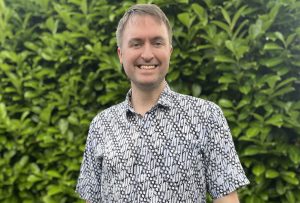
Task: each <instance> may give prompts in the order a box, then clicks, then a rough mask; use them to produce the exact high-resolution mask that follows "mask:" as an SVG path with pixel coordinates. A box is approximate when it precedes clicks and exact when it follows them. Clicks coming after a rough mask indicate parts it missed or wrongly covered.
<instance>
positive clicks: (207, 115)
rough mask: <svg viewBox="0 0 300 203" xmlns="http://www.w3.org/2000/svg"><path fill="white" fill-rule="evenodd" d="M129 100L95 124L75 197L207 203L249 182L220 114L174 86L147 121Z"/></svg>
mask: <svg viewBox="0 0 300 203" xmlns="http://www.w3.org/2000/svg"><path fill="white" fill-rule="evenodd" d="M130 95H131V92H129V93H128V95H127V98H126V100H125V101H124V102H122V103H120V104H118V105H115V106H112V107H110V108H108V109H106V110H104V111H102V112H101V113H99V114H98V115H97V116H96V117H95V118H94V119H93V121H92V123H91V125H90V129H89V134H88V137H87V142H86V149H85V152H84V157H83V162H82V166H81V170H80V175H79V178H78V183H77V187H76V191H77V192H78V193H79V195H80V197H81V198H83V199H85V200H88V201H89V202H90V203H99V202H105V203H110V202H119V203H127V202H128V203H129V202H130V203H132V202H147V203H158V202H164V203H165V202H170V203H177V202H178V203H182V202H187V203H198V202H199V203H204V202H206V192H207V191H208V192H209V193H210V194H211V195H212V197H213V198H219V197H222V196H224V195H226V194H228V193H230V192H232V191H235V190H236V189H237V188H239V187H241V186H244V185H246V184H248V183H249V181H248V179H247V178H246V176H245V173H244V171H243V169H242V166H241V164H240V161H239V158H238V156H237V153H236V151H235V148H234V143H233V141H232V137H231V134H230V130H229V127H228V125H227V122H226V120H225V118H224V116H223V113H222V111H221V110H220V108H219V107H218V106H217V105H215V104H214V103H212V102H209V101H206V100H203V99H199V98H195V97H191V96H187V95H182V94H178V93H176V92H173V91H172V90H170V88H169V87H168V86H166V87H165V89H164V91H163V92H162V94H161V95H160V98H159V101H158V103H157V105H155V106H154V107H153V108H152V109H151V110H150V111H149V112H147V113H146V114H145V115H144V116H143V117H142V116H141V115H139V114H137V113H135V112H134V110H133V108H132V107H131V105H130Z"/></svg>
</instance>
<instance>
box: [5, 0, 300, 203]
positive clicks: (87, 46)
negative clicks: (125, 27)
mask: <svg viewBox="0 0 300 203" xmlns="http://www.w3.org/2000/svg"><path fill="white" fill-rule="evenodd" d="M137 2H138V3H146V2H149V1H141V0H140V1H137ZM151 2H153V3H156V4H158V5H159V6H160V7H161V8H162V9H163V10H164V11H165V12H166V13H167V15H168V17H169V19H170V21H171V23H172V25H173V29H174V39H173V47H174V51H173V55H172V60H171V65H170V71H169V74H168V76H167V79H168V81H169V84H170V86H171V87H172V88H173V89H175V90H177V91H178V92H181V93H185V94H190V95H193V96H196V97H202V98H206V99H209V100H212V101H214V102H216V103H218V104H219V105H220V106H221V107H222V109H223V111H224V113H225V116H226V118H227V119H228V122H229V125H230V127H231V129H232V134H233V137H234V141H235V143H236V148H237V150H238V152H239V154H240V158H241V162H242V164H243V165H244V168H245V170H246V173H247V175H248V177H249V179H250V181H251V185H250V186H248V187H247V188H245V189H242V190H241V191H240V199H241V202H246V203H252V202H253V203H254V202H255V203H259V202H271V203H272V202H274V203H275V202H291V203H293V202H299V201H300V186H299V180H300V175H299V174H300V168H299V165H300V100H299V98H300V94H299V93H300V92H299V88H300V87H299V84H300V83H299V82H300V81H299V74H300V71H299V70H300V69H299V68H300V59H299V55H300V24H299V19H300V16H299V14H300V12H299V11H300V2H299V1H298V0H280V1H278V0H269V1H267V3H266V2H265V1H262V0H253V1H251V2H245V1H240V0H226V1H219V0H205V1H188V0H177V1H161V0H156V1H151ZM133 3H136V2H132V1H122V2H119V1H109V2H108V1H106V0H52V1H49V0H39V1H35V0H28V1H22V0H0V156H1V157H0V168H1V172H2V173H1V174H0V201H1V202H9V203H13V202H28V203H29V202H46V203H52V202H81V200H79V198H78V197H77V195H76V194H75V193H74V187H75V184H76V179H77V176H78V173H79V167H80V162H81V158H82V153H83V150H84V144H85V138H86V134H87V130H88V126H89V122H90V121H91V119H92V117H93V116H95V115H96V113H97V112H99V111H101V110H102V109H104V108H107V107H108V106H110V105H112V104H115V103H118V102H120V101H122V100H123V99H124V96H125V94H126V92H127V91H128V89H129V83H128V81H127V79H126V76H125V75H124V73H123V71H122V69H121V67H120V64H119V61H118V59H117V54H116V39H115V29H116V25H117V22H118V20H119V19H120V17H121V15H122V14H123V13H124V11H125V9H126V8H128V7H129V6H130V5H132V4H133Z"/></svg>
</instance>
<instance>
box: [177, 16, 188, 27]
mask: <svg viewBox="0 0 300 203" xmlns="http://www.w3.org/2000/svg"><path fill="white" fill-rule="evenodd" d="M177 18H178V19H179V21H180V22H181V23H182V24H184V25H185V26H186V27H187V28H189V27H190V25H191V21H190V20H191V18H190V15H189V13H180V14H178V15H177Z"/></svg>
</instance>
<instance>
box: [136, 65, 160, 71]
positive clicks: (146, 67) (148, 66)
mask: <svg viewBox="0 0 300 203" xmlns="http://www.w3.org/2000/svg"><path fill="white" fill-rule="evenodd" d="M157 66H158V65H138V66H137V67H138V68H139V69H143V70H151V69H154V68H156V67H157Z"/></svg>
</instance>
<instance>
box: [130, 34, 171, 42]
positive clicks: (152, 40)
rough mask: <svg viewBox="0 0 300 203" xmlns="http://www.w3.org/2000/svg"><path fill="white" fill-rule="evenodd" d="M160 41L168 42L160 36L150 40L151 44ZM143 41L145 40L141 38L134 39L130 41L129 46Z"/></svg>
mask: <svg viewBox="0 0 300 203" xmlns="http://www.w3.org/2000/svg"><path fill="white" fill-rule="evenodd" d="M158 40H159V41H163V42H165V41H166V39H165V38H163V37H160V36H157V37H154V38H152V39H150V41H151V42H154V41H158ZM142 41H143V39H141V38H132V39H130V40H129V42H128V44H132V43H135V42H142Z"/></svg>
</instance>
